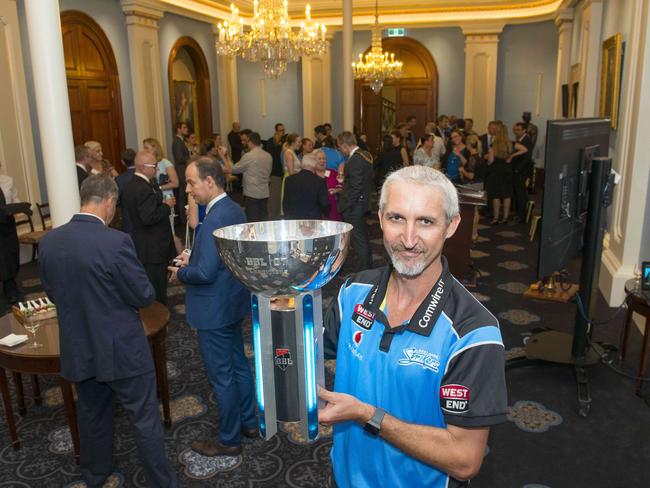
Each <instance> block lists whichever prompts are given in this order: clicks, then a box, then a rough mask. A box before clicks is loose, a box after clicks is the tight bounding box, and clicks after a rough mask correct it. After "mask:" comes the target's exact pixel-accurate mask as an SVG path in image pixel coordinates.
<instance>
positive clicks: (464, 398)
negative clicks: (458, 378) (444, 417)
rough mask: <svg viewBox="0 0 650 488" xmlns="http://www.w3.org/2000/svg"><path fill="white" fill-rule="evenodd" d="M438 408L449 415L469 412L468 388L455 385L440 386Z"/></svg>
mask: <svg viewBox="0 0 650 488" xmlns="http://www.w3.org/2000/svg"><path fill="white" fill-rule="evenodd" d="M440 408H442V409H443V410H444V411H445V412H449V413H464V412H467V411H469V388H467V387H466V386H464V385H457V384H452V385H444V386H441V387H440Z"/></svg>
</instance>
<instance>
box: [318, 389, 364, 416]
mask: <svg viewBox="0 0 650 488" xmlns="http://www.w3.org/2000/svg"><path fill="white" fill-rule="evenodd" d="M318 398H320V399H321V400H324V401H326V402H327V405H326V406H325V408H321V409H319V411H318V421H319V422H320V423H322V424H338V423H339V422H346V421H348V420H353V421H355V422H358V423H360V424H362V425H364V424H365V423H366V422H368V420H370V418H371V417H372V416H373V413H374V408H373V407H372V406H370V405H368V404H367V403H363V402H362V401H360V400H359V399H357V398H355V397H353V396H352V395H348V394H347V393H337V392H335V391H328V390H326V389H325V388H320V387H319V388H318Z"/></svg>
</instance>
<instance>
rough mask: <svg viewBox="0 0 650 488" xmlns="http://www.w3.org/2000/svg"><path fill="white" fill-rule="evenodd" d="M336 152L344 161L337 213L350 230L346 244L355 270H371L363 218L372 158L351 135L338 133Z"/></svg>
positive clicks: (364, 216)
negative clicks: (351, 250)
mask: <svg viewBox="0 0 650 488" xmlns="http://www.w3.org/2000/svg"><path fill="white" fill-rule="evenodd" d="M337 140H338V144H339V149H340V150H341V152H342V153H343V154H344V155H345V156H347V157H348V161H347V163H345V173H344V176H345V179H344V180H343V191H342V192H341V197H340V198H339V201H338V210H339V212H340V213H341V215H343V220H344V221H345V222H347V223H349V224H352V225H353V226H354V227H353V229H352V234H351V236H350V240H351V241H352V247H353V248H354V250H355V251H356V253H357V269H358V270H359V271H362V270H364V269H370V268H372V254H371V251H370V239H369V238H368V224H367V223H366V215H367V214H368V212H370V188H371V186H372V156H371V155H370V153H368V152H365V151H363V150H361V149H359V147H358V146H357V140H356V138H355V137H354V134H353V133H352V132H348V131H345V132H341V133H340V134H339V136H338V138H337Z"/></svg>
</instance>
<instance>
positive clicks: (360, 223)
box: [343, 208, 372, 271]
mask: <svg viewBox="0 0 650 488" xmlns="http://www.w3.org/2000/svg"><path fill="white" fill-rule="evenodd" d="M343 221H344V222H347V223H348V224H352V232H351V234H350V241H351V242H352V247H353V248H354V251H355V252H356V253H357V271H363V270H364V269H370V268H372V251H371V250H370V239H369V237H368V223H367V222H366V211H365V209H361V208H355V209H352V210H348V211H346V212H344V213H343Z"/></svg>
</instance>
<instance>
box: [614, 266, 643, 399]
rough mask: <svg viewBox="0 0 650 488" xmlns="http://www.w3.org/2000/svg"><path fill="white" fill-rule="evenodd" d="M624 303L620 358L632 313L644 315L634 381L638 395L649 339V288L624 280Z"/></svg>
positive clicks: (625, 344)
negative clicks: (643, 326)
mask: <svg viewBox="0 0 650 488" xmlns="http://www.w3.org/2000/svg"><path fill="white" fill-rule="evenodd" d="M625 303H626V305H627V314H626V316H625V322H624V323H623V337H622V339H621V344H620V348H619V350H620V351H621V359H625V354H626V352H627V336H628V332H629V330H630V324H631V322H632V313H633V312H636V313H638V314H639V315H641V316H643V317H645V331H644V332H643V341H642V343H641V358H640V360H639V370H638V373H637V378H638V379H637V382H636V393H637V395H638V394H639V393H640V392H641V386H642V385H643V379H642V378H643V373H644V372H645V365H646V353H647V350H648V342H649V341H650V290H643V289H641V280H636V279H631V280H627V281H626V282H625Z"/></svg>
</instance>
